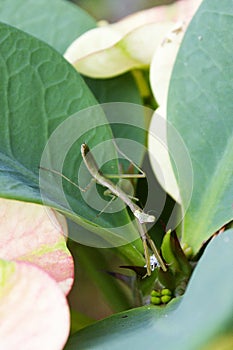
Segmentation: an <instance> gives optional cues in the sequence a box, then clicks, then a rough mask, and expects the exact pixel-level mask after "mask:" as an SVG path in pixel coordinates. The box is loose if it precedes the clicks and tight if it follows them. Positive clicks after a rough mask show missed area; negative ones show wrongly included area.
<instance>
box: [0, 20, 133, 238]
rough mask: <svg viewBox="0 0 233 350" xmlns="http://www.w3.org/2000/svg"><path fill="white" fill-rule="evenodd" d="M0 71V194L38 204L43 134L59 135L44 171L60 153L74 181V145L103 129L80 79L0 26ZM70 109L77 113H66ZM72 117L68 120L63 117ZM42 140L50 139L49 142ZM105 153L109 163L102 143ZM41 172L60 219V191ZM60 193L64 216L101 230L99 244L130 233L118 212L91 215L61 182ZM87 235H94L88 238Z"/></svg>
mask: <svg viewBox="0 0 233 350" xmlns="http://www.w3.org/2000/svg"><path fill="white" fill-rule="evenodd" d="M0 67H1V87H0V104H1V130H0V139H1V143H0V147H1V148H0V159H1V165H0V166H1V173H0V180H1V181H0V195H1V196H2V197H5V198H13V199H19V200H23V201H32V202H37V203H41V195H40V190H39V185H38V171H39V169H38V167H39V166H40V165H41V161H42V160H41V157H42V152H44V153H45V149H44V148H45V145H46V143H47V141H48V139H49V137H50V136H51V134H53V136H54V135H55V136H56V135H57V134H58V135H59V138H57V139H55V141H56V142H55V143H53V144H52V143H51V142H50V144H49V146H51V147H50V148H49V149H48V148H47V151H48V152H47V156H48V158H49V159H50V157H51V158H52V159H51V161H52V164H51V163H50V164H51V166H49V168H50V169H54V168H53V164H54V163H55V164H56V162H58V163H59V161H61V158H60V157H61V155H64V154H65V156H67V157H65V163H64V166H65V171H66V175H67V176H69V177H70V178H73V180H74V181H75V180H77V178H76V174H77V172H76V171H77V169H79V165H80V163H81V160H82V157H81V154H80V144H81V143H82V142H83V138H84V137H85V141H86V142H88V143H89V145H90V147H92V145H94V144H98V143H102V142H104V141H105V140H108V139H111V138H112V133H111V129H110V127H109V125H108V123H107V121H106V118H105V116H104V114H103V112H102V110H101V109H100V107H98V106H96V100H95V99H94V97H93V95H92V94H91V93H90V91H89V89H88V88H87V86H86V85H85V83H84V82H83V80H82V78H81V77H80V76H79V75H78V73H77V72H76V71H75V70H74V69H73V68H72V67H71V66H70V64H69V63H67V62H66V61H65V60H64V59H63V57H62V56H61V55H60V54H58V53H57V52H56V51H55V50H53V49H51V48H50V47H49V46H48V45H47V44H44V43H43V42H41V41H39V40H37V39H35V38H33V37H31V36H30V35H28V34H26V33H24V32H21V31H19V30H17V29H15V28H13V27H9V26H8V25H5V24H1V25H0ZM93 105H95V106H94V107H93V108H92V109H90V110H89V111H88V112H87V111H86V110H84V109H85V108H87V107H90V106H93ZM80 111H82V112H80ZM75 112H79V113H80V114H79V113H77V114H75V115H74V113H75ZM72 114H73V116H72V117H71V119H67V117H69V116H70V115H72ZM70 121H71V122H70ZM62 122H64V123H63V124H62ZM66 123H68V124H69V125H68V127H67V128H65V127H64V125H66ZM83 128H84V129H85V130H86V131H85V133H84V134H82V132H81V131H82V130H83ZM55 130H56V132H54V131H55ZM53 132H54V133H53ZM59 132H60V134H59ZM72 138H73V139H74V142H73V143H72V146H73V147H72V149H71V151H70V152H67V153H68V154H66V152H65V150H66V148H67V143H69V142H70V141H71V140H72ZM50 140H53V138H51V137H50ZM76 140H78V143H76ZM47 147H48V145H47ZM107 150H108V155H110V157H111V158H110V159H115V149H114V147H113V145H111V144H109V146H108V148H107ZM44 153H43V155H44ZM45 156H46V154H45ZM99 156H100V157H102V159H105V157H106V148H105V147H102V148H100V149H99ZM116 166H117V163H116V162H115V161H114V162H112V163H111V164H109V165H108V166H106V168H107V170H109V167H110V169H111V172H113V171H114V169H115V170H116V169H117V168H116ZM112 167H113V169H112ZM62 170H63V169H62ZM109 172H110V171H109ZM42 174H43V171H42V170H41V178H42V180H45V182H46V186H47V188H46V190H47V195H48V196H49V195H51V196H52V200H47V198H46V204H50V205H51V206H53V207H55V208H59V209H60V210H61V211H63V212H64V213H65V214H67V215H68V214H69V213H70V210H68V208H67V207H64V206H61V205H60V202H59V200H60V197H61V195H62V194H63V193H61V188H62V189H63V187H62V186H61V187H59V186H58V184H59V180H60V179H61V178H60V177H59V176H55V175H54V174H52V175H54V176H52V177H51V176H50V175H51V174H50V173H49V172H46V171H44V175H42ZM43 176H44V177H43ZM87 178H88V176H87ZM69 185H70V184H69ZM64 188H65V193H66V196H67V198H68V202H69V203H70V205H71V207H72V211H71V214H70V216H71V217H72V219H73V220H76V221H77V220H78V221H79V223H81V224H82V225H86V226H88V228H91V229H93V230H95V231H96V232H97V231H98V233H99V232H101V237H100V240H103V241H105V239H107V240H109V239H110V243H112V239H111V237H110V238H109V232H111V233H112V230H111V228H114V227H117V228H118V227H119V226H121V225H123V226H124V225H125V226H126V227H125V231H126V232H128V234H130V233H131V234H133V235H134V234H136V230H135V228H134V226H133V224H132V223H131V220H130V218H129V216H128V214H127V212H126V210H122V211H121V212H119V213H116V214H115V215H107V214H106V215H104V214H103V215H101V216H100V217H97V216H96V213H97V212H96V210H94V209H92V208H90V207H89V206H88V205H87V204H86V202H85V201H84V200H83V198H82V196H81V194H80V191H78V190H77V192H75V190H74V188H73V186H67V187H65V184H64ZM54 198H55V200H53V199H54ZM77 213H78V215H77ZM80 217H82V219H80ZM103 228H105V229H103ZM119 231H120V233H122V235H123V236H122V240H123V241H124V240H125V236H124V233H125V232H124V230H123V232H122V231H121V229H119ZM80 235H82V233H80ZM102 237H103V238H102ZM112 237H113V239H115V240H118V232H116V231H115V232H114V233H112ZM95 238H96V235H95V234H94V235H93V239H95ZM76 239H77V237H76ZM91 239H92V237H91ZM126 242H128V240H126ZM118 243H119V241H118Z"/></svg>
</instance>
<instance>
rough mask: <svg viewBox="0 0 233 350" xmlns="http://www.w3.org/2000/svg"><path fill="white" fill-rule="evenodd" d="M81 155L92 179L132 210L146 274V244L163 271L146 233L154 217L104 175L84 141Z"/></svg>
mask: <svg viewBox="0 0 233 350" xmlns="http://www.w3.org/2000/svg"><path fill="white" fill-rule="evenodd" d="M117 148H118V147H117ZM118 151H120V150H119V149H118ZM120 153H121V154H123V155H124V153H123V152H122V151H120ZM81 155H82V158H83V161H84V163H85V166H86V168H87V170H88V171H89V173H90V175H91V176H92V177H93V179H94V180H95V181H96V182H97V183H98V184H100V185H102V186H103V187H106V188H107V189H108V190H109V192H110V193H111V194H112V195H114V196H116V197H119V198H120V199H121V200H122V201H123V202H124V203H125V204H126V205H127V206H128V207H129V209H130V210H131V211H132V213H133V215H134V217H135V218H136V221H137V226H138V231H139V234H140V237H141V240H142V244H143V249H144V255H145V260H146V268H147V275H148V276H150V275H151V270H153V267H152V263H151V257H150V254H149V250H148V245H149V247H150V248H151V250H152V252H153V255H154V257H155V259H156V261H157V265H158V266H160V267H161V268H162V270H163V271H167V268H166V265H165V263H164V262H163V260H162V258H161V256H160V254H159V252H158V250H157V248H156V246H155V244H154V242H153V240H152V239H151V238H150V236H149V234H148V233H147V229H146V223H151V222H155V217H154V216H153V215H150V214H147V213H145V212H144V211H143V210H142V209H141V208H140V207H139V206H138V205H137V204H136V203H134V202H133V199H132V198H131V197H130V196H129V195H128V194H127V193H126V192H124V191H123V190H122V189H121V187H120V186H118V185H117V184H114V183H113V182H112V181H111V180H110V179H109V178H108V177H107V176H105V175H104V174H103V173H102V172H101V171H100V170H99V167H98V164H97V162H96V160H95V158H94V156H93V154H92V153H91V151H90V149H89V147H88V145H87V144H86V143H83V144H82V145H81ZM124 156H125V155H124ZM126 158H127V157H126ZM127 159H128V158H127ZM134 165H135V164H134ZM136 167H137V166H136ZM137 168H138V167H137ZM41 169H43V170H49V171H50V172H53V173H55V174H57V175H60V176H62V177H63V178H64V179H65V180H67V181H68V182H70V183H71V184H73V185H74V186H75V187H77V188H79V190H81V191H86V189H83V188H80V187H79V186H78V185H77V184H76V183H75V182H73V181H71V180H70V179H69V178H68V177H66V176H65V175H63V174H61V173H59V172H58V171H56V170H52V169H47V168H43V167H41ZM138 169H139V168H138ZM140 171H141V169H140ZM110 177H111V178H112V177H113V176H110ZM123 177H126V178H129V177H132V175H130V174H125V175H123ZM142 177H145V173H143V172H142ZM147 244H148V245H147ZM152 260H153V259H152Z"/></svg>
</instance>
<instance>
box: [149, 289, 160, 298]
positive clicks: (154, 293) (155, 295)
mask: <svg viewBox="0 0 233 350" xmlns="http://www.w3.org/2000/svg"><path fill="white" fill-rule="evenodd" d="M150 295H151V296H152V297H160V292H158V291H157V290H152V292H151V293H150Z"/></svg>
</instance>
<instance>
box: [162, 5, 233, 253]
mask: <svg viewBox="0 0 233 350" xmlns="http://www.w3.org/2000/svg"><path fill="white" fill-rule="evenodd" d="M232 16H233V7H232V2H231V1H227V0H223V1H221V2H219V1H217V0H205V1H203V3H202V5H201V7H200V9H199V10H198V12H197V14H196V15H195V17H194V19H193V21H192V22H191V24H190V26H189V28H188V30H187V33H186V36H185V38H184V40H183V43H182V46H181V48H180V51H179V53H178V56H177V60H176V64H175V67H174V70H173V75H172V79H171V84H170V90H169V97H168V120H169V121H170V122H171V123H172V125H173V126H174V127H175V128H176V129H177V130H178V132H180V134H181V136H182V138H183V140H184V142H185V144H186V146H187V149H188V152H189V154H190V157H191V161H192V166H193V180H194V183H193V193H192V198H191V202H190V205H189V208H188V210H187V212H186V215H185V217H184V222H183V228H182V229H183V237H182V241H183V243H187V244H188V245H189V246H190V247H191V248H192V249H193V252H194V254H195V253H197V252H198V250H199V249H200V247H201V245H202V243H203V242H204V241H206V240H207V239H208V238H209V237H210V236H211V235H212V234H213V233H214V232H215V231H217V230H218V229H220V228H221V227H222V226H223V225H224V224H226V223H227V222H229V221H230V220H231V219H232V217H233V216H232V213H233V211H232V197H233V182H232V171H233V168H232V164H233V162H232V160H233V159H232V149H233V134H232V130H233V129H232V115H233V104H232V75H233V66H232V50H231V48H232V38H231V36H230V35H229V33H230V32H231V31H232ZM169 146H170V148H171V149H175V147H176V145H175V143H174V141H173V140H172V138H170V140H169ZM181 161H182V159H181ZM176 165H177V164H175V166H176ZM174 169H175V167H174ZM185 171H186V168H185V164H183V172H184V174H182V176H183V177H185ZM176 177H177V178H178V177H179V174H176ZM190 181H192V179H190V177H186V181H184V182H183V184H182V188H180V190H181V196H182V199H183V201H184V205H185V207H187V205H188V203H186V202H187V199H186V192H185V191H186V188H187V186H190ZM185 201H186V202H185Z"/></svg>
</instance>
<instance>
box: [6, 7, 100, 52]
mask: <svg viewBox="0 0 233 350" xmlns="http://www.w3.org/2000/svg"><path fill="white" fill-rule="evenodd" d="M0 21H2V22H5V23H8V24H10V25H12V26H15V27H17V28H19V29H22V30H24V31H25V32H27V33H29V34H32V35H34V36H36V37H37V38H38V39H41V40H44V41H45V42H47V43H48V44H50V45H51V46H53V47H54V48H55V49H56V50H58V51H59V52H61V53H63V52H64V51H65V50H66V48H67V47H68V46H69V45H70V44H71V43H72V41H73V40H75V39H76V38H77V37H78V36H80V35H81V34H83V33H85V32H86V31H87V30H89V29H91V28H94V27H95V26H96V24H95V20H94V19H92V18H91V17H90V16H89V15H88V14H87V13H86V12H85V11H83V10H82V9H80V8H79V7H78V6H75V5H74V4H71V3H69V2H68V1H63V0H49V1H47V0H40V1H34V0H17V1H15V0H1V1H0Z"/></svg>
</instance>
